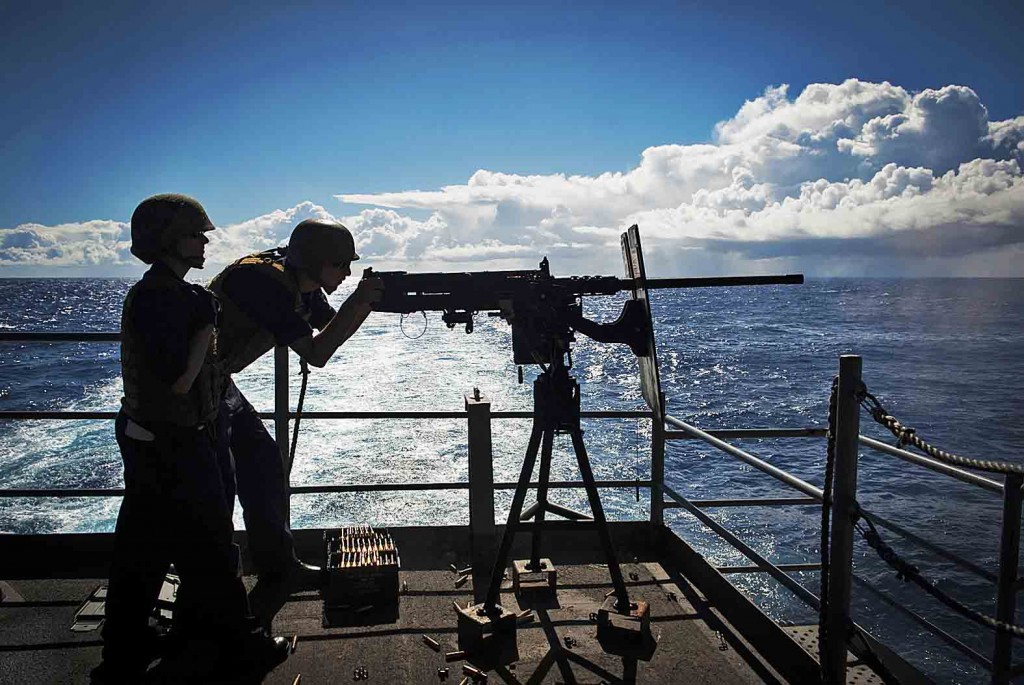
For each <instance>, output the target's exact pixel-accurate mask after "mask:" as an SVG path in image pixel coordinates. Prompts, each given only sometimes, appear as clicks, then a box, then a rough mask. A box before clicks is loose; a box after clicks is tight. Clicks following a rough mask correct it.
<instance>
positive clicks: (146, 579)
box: [103, 412, 249, 659]
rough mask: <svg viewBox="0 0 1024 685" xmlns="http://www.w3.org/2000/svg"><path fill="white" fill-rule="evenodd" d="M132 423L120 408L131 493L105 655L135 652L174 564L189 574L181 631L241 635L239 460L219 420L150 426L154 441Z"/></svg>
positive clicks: (119, 542) (121, 519)
mask: <svg viewBox="0 0 1024 685" xmlns="http://www.w3.org/2000/svg"><path fill="white" fill-rule="evenodd" d="M127 424H128V417H127V416H125V414H124V413H123V412H121V413H119V414H118V416H117V421H116V423H115V430H116V436H117V444H118V447H120V449H121V458H122V460H123V462H124V481H125V495H124V499H123V500H122V502H121V510H120V512H119V513H118V517H117V527H116V528H115V531H114V554H113V560H112V562H111V569H110V579H109V586H108V591H107V601H106V620H105V623H104V628H103V637H104V642H105V645H104V659H124V658H128V659H130V658H132V657H133V656H135V655H134V654H133V652H132V650H134V649H136V648H137V647H138V646H139V644H140V642H141V641H142V640H144V639H145V636H146V635H147V634H148V631H147V625H148V618H149V615H150V613H151V612H152V610H153V607H154V605H155V604H156V600H157V597H158V595H159V591H160V586H161V584H162V582H163V578H164V574H165V573H166V572H167V569H168V565H169V564H171V563H173V564H174V567H175V569H176V571H177V573H178V576H179V578H180V581H181V583H180V585H179V588H178V596H177V598H176V600H175V611H174V627H175V630H179V629H180V630H181V631H182V632H183V633H186V634H189V635H194V636H204V635H210V636H212V637H213V638H214V639H223V638H225V637H230V636H237V635H239V634H240V633H242V632H244V631H245V630H247V624H246V617H247V615H248V613H249V611H248V602H247V599H246V593H245V586H244V585H243V584H242V579H241V577H240V574H239V570H240V566H239V557H238V547H237V545H235V544H233V543H232V532H233V527H232V523H231V509H232V504H233V497H230V496H229V493H230V492H231V489H230V486H227V481H226V478H230V463H225V462H224V460H223V458H222V456H221V455H220V454H219V453H218V451H217V449H216V441H215V440H214V436H213V435H211V434H210V433H211V428H210V427H206V428H201V429H196V428H184V427H172V426H167V425H162V426H153V425H148V426H147V428H148V429H150V430H151V431H152V433H153V434H154V439H153V440H151V441H145V440H139V439H135V438H132V437H128V436H127V435H126V434H125V429H126V426H127Z"/></svg>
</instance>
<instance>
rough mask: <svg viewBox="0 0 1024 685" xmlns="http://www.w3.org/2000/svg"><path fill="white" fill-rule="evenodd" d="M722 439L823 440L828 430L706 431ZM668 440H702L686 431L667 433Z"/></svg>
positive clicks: (763, 429) (764, 429)
mask: <svg viewBox="0 0 1024 685" xmlns="http://www.w3.org/2000/svg"><path fill="white" fill-rule="evenodd" d="M704 432H705V433H707V434H708V435H713V436H714V437H716V438H720V439H732V440H742V439H743V438H823V437H825V436H826V435H827V434H828V429H827V428H817V427H813V426H812V427H810V428H719V429H716V430H709V431H704ZM665 439H666V440H700V438H698V437H697V436H695V435H690V434H689V433H687V432H686V431H665Z"/></svg>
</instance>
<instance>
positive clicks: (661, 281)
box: [622, 274, 804, 290]
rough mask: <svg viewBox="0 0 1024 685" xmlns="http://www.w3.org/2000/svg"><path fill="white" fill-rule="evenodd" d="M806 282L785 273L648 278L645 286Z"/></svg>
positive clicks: (800, 276) (625, 281)
mask: <svg viewBox="0 0 1024 685" xmlns="http://www.w3.org/2000/svg"><path fill="white" fill-rule="evenodd" d="M803 282H804V275H803V274H785V275H781V276H716V277H708V278H648V279H647V282H646V283H645V287H646V288H647V289H648V290H659V289H662V288H714V287H721V286H736V285H800V284H801V283H803ZM622 283H623V288H624V289H626V288H632V287H633V283H634V281H633V280H632V279H628V278H624V279H622Z"/></svg>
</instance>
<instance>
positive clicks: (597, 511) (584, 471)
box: [569, 428, 629, 611]
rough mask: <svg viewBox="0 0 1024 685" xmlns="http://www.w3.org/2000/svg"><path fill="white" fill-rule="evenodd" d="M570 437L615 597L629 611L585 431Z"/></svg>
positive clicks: (577, 430)
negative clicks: (591, 463) (585, 441)
mask: <svg viewBox="0 0 1024 685" xmlns="http://www.w3.org/2000/svg"><path fill="white" fill-rule="evenodd" d="M569 435H570V436H572V446H573V449H574V450H575V451H576V462H577V463H578V464H579V465H580V475H581V476H583V485H584V486H585V487H586V489H587V498H588V499H589V500H590V511H591V512H592V513H593V514H594V522H595V523H596V524H597V532H598V534H599V535H600V536H601V546H602V547H604V556H605V559H606V560H607V561H608V573H609V574H611V577H612V586H613V587H614V588H615V597H616V601H617V602H618V607H619V610H620V611H622V610H625V611H629V592H628V591H627V590H626V583H625V581H624V580H623V579H622V569H621V568H619V560H618V559H617V558H616V557H615V548H614V547H612V536H611V533H609V532H608V520H607V519H606V518H605V517H604V508H603V507H602V506H601V498H600V497H599V496H598V494H597V485H596V484H595V481H594V472H593V471H592V470H591V468H590V458H589V457H587V447H586V445H584V444H583V431H582V430H580V429H579V428H574V429H572V430H571V431H569Z"/></svg>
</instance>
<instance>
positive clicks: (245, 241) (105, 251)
mask: <svg viewBox="0 0 1024 685" xmlns="http://www.w3.org/2000/svg"><path fill="white" fill-rule="evenodd" d="M312 218H325V219H333V218H334V217H333V216H332V215H331V214H330V212H328V211H327V210H326V209H324V208H323V207H321V206H319V205H316V204H313V203H312V202H301V203H299V204H298V205H296V206H295V207H292V208H290V209H283V210H276V211H273V212H270V213H269V214H264V215H263V216H258V217H256V218H254V219H249V220H248V221H243V222H241V223H237V224H230V225H227V226H219V227H218V230H216V231H214V232H213V233H210V234H208V235H209V237H210V244H209V245H208V246H207V248H206V256H207V260H206V261H207V268H208V269H210V268H216V267H219V266H223V265H226V264H228V263H230V262H231V261H234V260H235V259H238V258H239V257H240V256H242V255H244V254H248V253H250V252H256V251H259V250H266V249H269V248H272V247H276V246H278V245H281V244H283V243H286V242H287V241H288V236H289V234H290V233H291V229H292V228H293V227H294V226H295V224H297V223H298V222H300V221H302V220H303V219H312ZM130 247H131V225H130V224H129V223H128V222H126V221H86V222H84V223H80V224H61V225H57V226H42V225H40V224H22V225H20V226H16V227H14V228H9V229H0V270H6V271H14V272H16V273H19V274H21V273H32V274H45V275H65V274H66V275H83V274H88V275H111V274H125V273H134V272H138V271H140V270H141V269H142V268H144V267H143V266H142V264H141V263H140V262H139V261H138V260H137V259H136V258H135V257H134V256H132V254H131V252H130V250H129V248H130ZM0 273H2V271H0Z"/></svg>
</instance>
